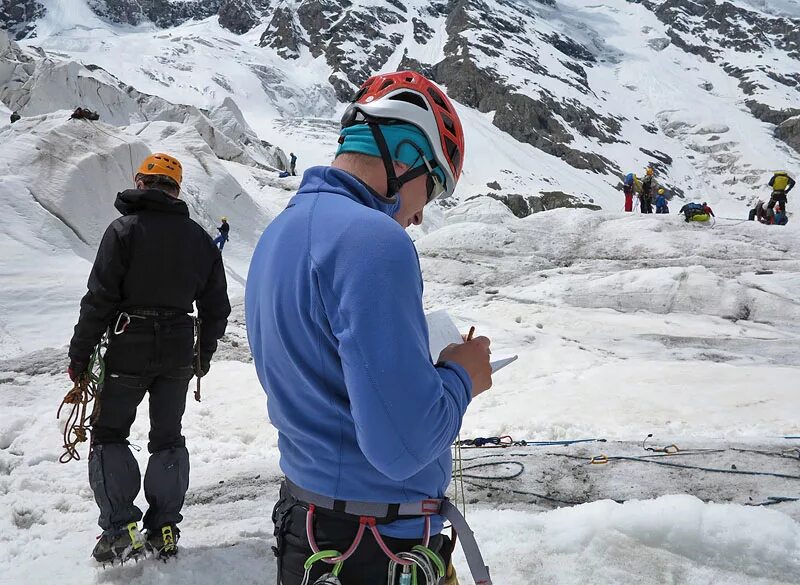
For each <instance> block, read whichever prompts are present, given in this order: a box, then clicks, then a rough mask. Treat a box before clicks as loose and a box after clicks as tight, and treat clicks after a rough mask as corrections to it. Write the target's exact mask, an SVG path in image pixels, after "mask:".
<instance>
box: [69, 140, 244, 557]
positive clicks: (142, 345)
mask: <svg viewBox="0 0 800 585" xmlns="http://www.w3.org/2000/svg"><path fill="white" fill-rule="evenodd" d="M181 179H182V169H181V165H180V163H179V162H178V161H177V160H176V159H174V158H173V157H171V156H169V155H166V154H154V155H151V156H149V157H147V158H146V159H145V160H144V162H143V163H142V165H141V167H140V168H139V171H138V173H137V175H136V178H135V182H136V189H131V190H128V191H124V192H122V193H119V194H118V195H117V200H116V203H115V204H114V205H115V207H116V208H117V209H118V210H119V211H120V213H122V217H120V218H118V219H116V220H114V221H113V222H111V225H109V226H108V229H106V232H105V234H104V235H103V239H102V241H101V243H100V248H99V249H98V251H97V258H96V260H95V262H94V266H93V267H92V272H91V274H90V276H89V284H88V289H89V291H88V292H87V293H86V295H85V296H84V297H83V299H82V300H81V312H80V319H79V320H78V324H77V325H76V326H75V333H74V335H73V337H72V341H71V343H70V347H69V357H70V366H69V375H70V378H72V379H73V380H77V379H78V377H79V376H80V375H81V374H82V373H84V372H86V370H87V369H88V367H89V362H90V356H91V355H92V352H93V349H94V347H95V346H96V345H97V344H98V343H99V342H100V340H101V338H102V336H103V334H104V333H105V332H106V330H109V344H108V351H107V352H106V355H105V363H106V373H105V381H104V383H103V386H102V389H101V391H100V394H99V398H98V401H99V408H100V410H99V415H97V416H96V418H95V419H94V420H93V421H92V446H91V452H90V455H89V483H90V486H91V488H92V490H93V492H94V496H95V500H96V502H97V505H98V506H99V508H100V519H99V524H100V527H101V528H103V535H102V536H101V537H100V539H99V540H98V542H97V546H95V548H94V551H93V553H92V556H93V557H94V558H95V559H96V560H97V561H99V562H103V563H105V562H109V561H114V560H117V559H124V558H127V557H129V556H131V555H137V554H139V553H140V552H142V550H143V549H144V548H145V547H148V548H150V549H151V550H153V551H156V552H157V553H158V555H159V556H169V555H172V554H175V553H176V552H177V546H176V543H177V539H178V535H179V531H178V528H177V524H178V523H179V522H180V521H181V520H182V516H181V513H180V512H181V508H182V507H183V500H184V496H185V494H186V490H187V489H188V487H189V453H188V451H187V450H186V446H185V439H184V437H183V436H182V435H181V419H182V417H183V413H184V410H185V407H186V393H187V389H188V385H189V380H190V379H191V378H192V376H193V375H197V376H203V375H205V374H206V373H207V372H208V370H209V367H210V362H211V356H212V354H213V353H214V351H216V349H217V340H218V339H219V338H220V337H222V335H223V334H224V333H225V327H226V325H227V318H228V315H229V314H230V310H231V309H230V303H229V302H228V293H227V283H226V280H225V270H224V268H223V265H222V257H221V256H220V253H219V250H217V248H216V246H214V244H213V242H212V241H211V238H210V237H209V235H208V234H207V233H206V232H205V230H204V229H203V228H202V227H200V226H199V225H198V224H197V223H195V222H194V221H192V220H191V219H190V218H189V209H188V207H187V206H186V203H185V202H183V201H181V200H180V199H178V196H179V193H180V184H181ZM195 301H196V302H197V312H198V317H199V319H200V322H201V326H200V335H199V344H198V348H199V356H198V359H195V356H194V351H193V348H194V321H193V319H192V318H191V317H190V316H189V315H188V313H190V312H192V303H193V302H195ZM198 362H199V366H198V365H197V363H198ZM146 392H149V393H150V435H149V443H148V445H147V448H148V450H149V452H150V460H149V462H148V464H147V471H146V473H145V478H144V490H145V496H146V498H147V502H148V504H149V509H148V511H147V513H146V514H145V515H144V522H143V524H144V528H145V529H146V530H147V532H146V537H145V536H143V535H142V533H141V532H139V530H138V524H137V523H138V521H139V520H141V519H142V512H141V510H139V508H138V507H136V506H135V505H134V500H135V499H136V496H137V494H138V493H139V489H140V485H141V476H140V473H139V467H138V465H137V463H136V459H135V458H134V457H133V454H132V453H131V452H130V448H129V443H128V436H129V434H130V428H131V425H132V424H133V421H134V419H135V417H136V408H137V406H138V405H139V403H140V402H141V401H142V399H143V398H144V395H145V393H146Z"/></svg>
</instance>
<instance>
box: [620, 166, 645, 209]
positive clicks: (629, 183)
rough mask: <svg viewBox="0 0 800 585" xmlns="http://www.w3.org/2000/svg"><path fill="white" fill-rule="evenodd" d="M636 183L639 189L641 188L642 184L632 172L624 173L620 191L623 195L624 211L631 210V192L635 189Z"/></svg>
mask: <svg viewBox="0 0 800 585" xmlns="http://www.w3.org/2000/svg"><path fill="white" fill-rule="evenodd" d="M637 183H638V188H639V190H641V188H642V184H641V182H640V181H639V179H638V178H637V177H636V175H634V174H633V173H628V174H627V175H625V179H624V180H623V182H622V193H623V194H624V195H625V211H627V212H631V211H633V194H634V192H635V191H636V190H637Z"/></svg>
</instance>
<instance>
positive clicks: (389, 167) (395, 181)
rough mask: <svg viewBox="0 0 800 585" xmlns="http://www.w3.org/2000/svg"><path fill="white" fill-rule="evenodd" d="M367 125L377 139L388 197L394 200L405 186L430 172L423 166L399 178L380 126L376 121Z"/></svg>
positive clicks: (371, 121)
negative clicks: (384, 171)
mask: <svg viewBox="0 0 800 585" xmlns="http://www.w3.org/2000/svg"><path fill="white" fill-rule="evenodd" d="M367 125H368V126H369V129H370V131H371V132H372V137H373V138H374V139H375V144H377V145H378V150H379V151H380V153H381V159H382V160H383V167H384V168H385V169H386V197H388V198H392V197H394V196H395V195H396V194H397V193H399V192H400V189H402V188H403V185H405V184H406V183H408V182H410V181H413V180H414V179H416V178H417V177H419V176H421V175H424V174H425V173H427V172H428V169H426V168H425V165H421V166H419V167H417V168H415V169H410V170H408V171H406V172H405V173H403V174H402V175H401V176H399V177H398V176H397V174H396V173H395V172H394V159H393V158H392V155H391V154H390V153H389V147H388V146H387V144H386V139H385V138H384V137H383V132H381V129H380V126H379V125H378V123H377V122H375V121H374V120H367Z"/></svg>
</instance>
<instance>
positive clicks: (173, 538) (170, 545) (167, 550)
mask: <svg viewBox="0 0 800 585" xmlns="http://www.w3.org/2000/svg"><path fill="white" fill-rule="evenodd" d="M180 537H181V531H180V529H179V528H178V527H177V526H175V525H174V524H165V525H164V526H162V527H161V528H159V529H157V530H149V529H148V530H147V548H148V549H149V550H150V552H152V553H154V554H155V555H156V556H157V557H158V558H159V559H168V558H170V557H174V556H175V555H176V554H178V540H179V539H180Z"/></svg>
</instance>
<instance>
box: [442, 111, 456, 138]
mask: <svg viewBox="0 0 800 585" xmlns="http://www.w3.org/2000/svg"><path fill="white" fill-rule="evenodd" d="M442 121H443V122H444V127H445V128H447V130H448V132H450V133H451V134H455V133H456V126H455V124H453V120H451V119H450V116H448V115H446V114H442Z"/></svg>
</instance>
